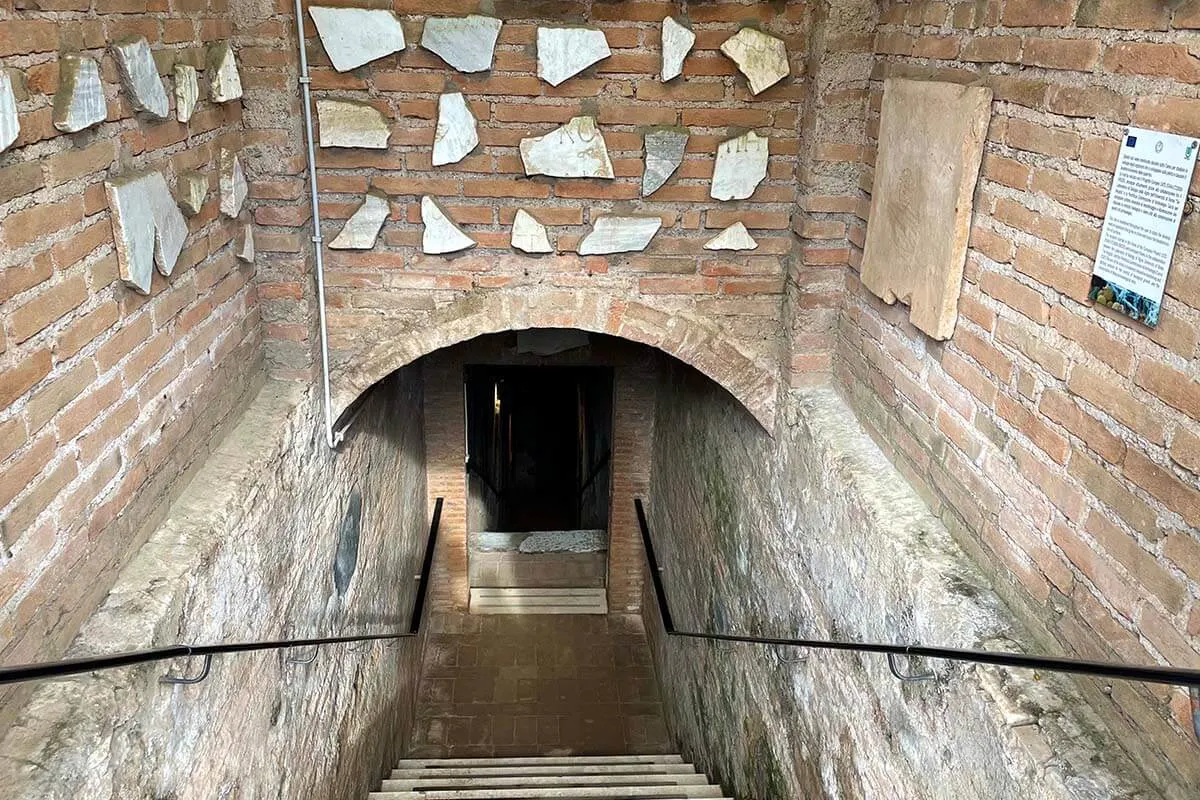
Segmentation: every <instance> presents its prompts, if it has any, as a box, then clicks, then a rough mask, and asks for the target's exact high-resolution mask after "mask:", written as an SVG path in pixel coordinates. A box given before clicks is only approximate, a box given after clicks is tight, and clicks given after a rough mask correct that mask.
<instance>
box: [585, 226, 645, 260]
mask: <svg viewBox="0 0 1200 800" xmlns="http://www.w3.org/2000/svg"><path fill="white" fill-rule="evenodd" d="M661 227H662V219H661V218H660V217H600V218H599V219H597V220H596V222H595V224H594V225H593V226H592V230H591V232H590V233H588V235H587V236H585V237H583V241H582V242H580V243H579V255H581V256H602V255H607V254H609V253H629V252H633V251H638V250H645V249H646V245H648V244H650V240H651V239H653V238H654V234H656V233H658V229H659V228H661Z"/></svg>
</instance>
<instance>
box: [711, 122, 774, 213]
mask: <svg viewBox="0 0 1200 800" xmlns="http://www.w3.org/2000/svg"><path fill="white" fill-rule="evenodd" d="M768 155H769V154H768V147H767V137H765V136H759V135H758V134H756V133H755V132H754V131H748V132H747V133H745V134H743V135H741V136H739V137H737V138H736V139H729V140H728V141H725V142H722V143H721V145H720V147H718V148H717V163H716V166H715V167H713V177H712V188H711V189H710V190H709V194H710V195H711V196H712V197H713V198H715V199H717V200H745V199H746V198H747V197H749V196H750V195H752V194H754V190H755V189H756V188H758V184H760V183H762V181H763V179H764V178H766V177H767V158H768Z"/></svg>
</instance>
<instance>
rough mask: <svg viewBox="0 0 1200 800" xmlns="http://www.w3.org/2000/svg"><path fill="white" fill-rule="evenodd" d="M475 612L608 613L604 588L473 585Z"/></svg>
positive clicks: (473, 610) (473, 608)
mask: <svg viewBox="0 0 1200 800" xmlns="http://www.w3.org/2000/svg"><path fill="white" fill-rule="evenodd" d="M470 609H471V613H473V614H607V613H608V599H607V596H606V595H605V590H604V589H587V588H585V589H551V590H546V589H523V588H515V587H514V588H504V589H499V590H498V589H496V588H485V587H473V588H472V589H471V604H470Z"/></svg>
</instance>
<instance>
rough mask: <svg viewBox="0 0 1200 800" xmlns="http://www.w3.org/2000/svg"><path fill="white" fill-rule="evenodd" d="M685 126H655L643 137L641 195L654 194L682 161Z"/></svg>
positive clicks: (686, 139) (686, 141) (686, 137)
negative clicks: (643, 166)
mask: <svg viewBox="0 0 1200 800" xmlns="http://www.w3.org/2000/svg"><path fill="white" fill-rule="evenodd" d="M687 143H688V130H687V128H656V129H654V130H652V131H649V132H648V133H647V134H646V137H645V144H646V167H645V171H644V172H643V173H642V197H647V196H648V195H651V194H654V193H655V192H657V191H658V190H659V189H661V188H662V186H663V184H665V183H666V182H667V179H668V178H670V177H671V176H672V175H673V174H675V170H677V169H679V165H680V164H682V163H683V151H684V150H685V149H687Z"/></svg>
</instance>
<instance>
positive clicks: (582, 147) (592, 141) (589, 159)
mask: <svg viewBox="0 0 1200 800" xmlns="http://www.w3.org/2000/svg"><path fill="white" fill-rule="evenodd" d="M521 162H522V163H523V164H524V165H525V174H526V175H549V176H551V177H554V178H612V177H613V167H612V161H610V160H609V158H608V146H607V145H605V144H604V137H603V136H602V135H601V134H600V129H599V128H597V127H596V118H595V117H575V118H574V119H572V120H571V121H570V122H568V123H567V124H566V125H563V126H561V127H558V128H555V129H554V130H552V131H550V132H549V133H547V134H546V135H545V136H536V137H533V138H529V139H522V140H521Z"/></svg>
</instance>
